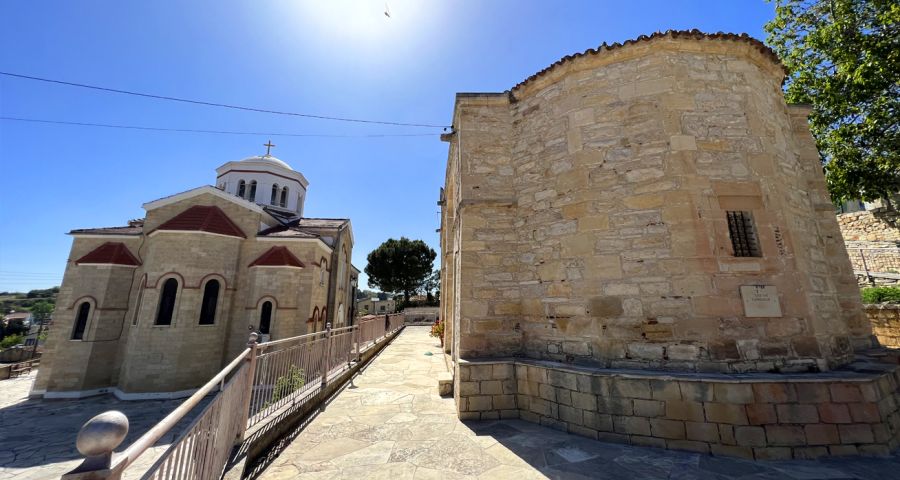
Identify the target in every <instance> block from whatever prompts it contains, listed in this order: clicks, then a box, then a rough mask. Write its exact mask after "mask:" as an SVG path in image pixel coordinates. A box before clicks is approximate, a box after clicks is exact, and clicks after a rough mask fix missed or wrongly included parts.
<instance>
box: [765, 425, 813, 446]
mask: <svg viewBox="0 0 900 480" xmlns="http://www.w3.org/2000/svg"><path fill="white" fill-rule="evenodd" d="M765 429H766V438H767V439H768V441H769V445H774V446H787V447H791V446H798V445H805V444H806V434H805V433H804V431H803V427H800V426H797V425H766V426H765Z"/></svg>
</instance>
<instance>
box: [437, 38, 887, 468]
mask: <svg viewBox="0 0 900 480" xmlns="http://www.w3.org/2000/svg"><path fill="white" fill-rule="evenodd" d="M784 79H785V71H784V69H783V67H782V65H781V63H780V62H779V60H778V58H777V57H776V56H775V54H774V53H773V52H772V51H771V50H770V49H768V48H767V47H766V46H765V45H763V44H762V43H761V42H759V41H757V40H754V39H752V38H749V37H747V36H746V35H732V34H712V35H710V34H703V33H700V32H697V31H689V32H672V31H670V32H666V33H657V34H654V35H652V36H642V37H640V38H639V39H637V40H633V41H628V42H625V44H623V45H619V44H615V45H612V46H606V45H605V44H604V46H603V47H601V48H599V49H596V50H589V51H587V52H584V53H580V54H575V55H570V56H567V57H565V58H562V59H561V60H559V61H557V62H556V63H554V64H553V65H550V66H549V67H547V68H546V69H544V70H542V71H541V72H538V73H537V74H535V75H533V76H531V77H529V78H527V79H526V80H524V81H523V82H521V83H519V84H518V85H516V86H514V87H513V88H511V89H510V90H508V91H505V92H498V93H459V94H457V96H456V104H455V108H454V112H453V132H452V133H450V134H445V135H444V136H443V138H442V139H443V140H445V141H446V142H448V143H449V154H448V161H447V169H446V180H445V185H444V188H443V190H442V195H441V200H440V202H439V203H440V204H441V205H442V220H441V230H440V231H441V250H442V272H441V274H442V275H441V280H442V288H441V293H442V299H443V300H444V301H442V314H441V318H442V319H444V321H445V322H446V326H445V342H444V344H445V345H446V346H447V349H448V352H450V353H451V354H452V358H453V360H454V362H455V368H454V394H455V397H456V402H457V408H458V410H459V414H460V416H461V417H462V418H482V419H488V418H498V417H499V418H505V417H520V418H523V419H527V420H531V421H534V422H539V423H542V424H545V425H550V426H554V427H556V428H560V429H563V430H568V431H570V432H574V433H579V434H583V435H587V436H590V437H592V438H600V439H606V440H612V441H622V442H626V443H634V444H644V445H656V446H664V447H669V448H679V449H687V450H696V451H705V452H709V451H713V453H717V452H718V453H724V454H732V455H740V456H747V457H750V458H754V456H755V458H785V456H786V457H790V456H791V455H793V456H797V457H802V456H804V455H807V456H809V455H812V454H811V453H810V452H809V451H806V450H802V449H801V446H802V447H804V448H805V447H807V446H809V445H819V446H822V445H824V446H822V447H816V448H817V449H818V450H815V455H821V454H822V451H824V452H825V453H826V454H827V453H829V452H830V453H834V454H838V453H841V452H843V453H847V452H849V451H850V450H851V447H848V445H850V444H852V445H853V446H852V450H853V451H854V452H857V451H860V452H862V451H863V449H864V448H865V449H868V451H871V452H875V451H878V452H881V451H884V450H885V449H886V448H888V447H890V448H893V447H895V446H896V445H897V443H898V441H900V413H898V411H897V408H896V405H894V404H890V405H893V407H892V406H890V405H888V404H889V403H890V402H889V400H892V397H894V398H893V400H894V401H895V400H897V399H900V394H898V391H897V381H898V380H900V374H898V373H897V372H896V371H894V370H888V371H889V372H892V373H889V374H886V375H887V377H884V378H882V377H877V376H874V375H873V376H872V377H871V378H869V377H866V378H867V379H866V380H865V381H863V380H859V381H860V382H861V383H852V384H850V383H848V384H844V383H841V382H842V380H840V379H841V378H843V377H841V375H843V374H839V373H838V370H840V369H841V368H842V367H844V366H846V365H848V364H849V363H850V362H851V361H852V360H853V358H854V351H855V350H860V349H865V348H869V347H871V346H873V345H874V340H873V337H872V335H871V328H870V326H869V325H868V323H867V321H866V320H865V317H864V315H863V311H862V307H861V302H860V298H859V291H858V288H857V285H856V278H855V276H854V273H853V269H852V267H851V264H850V261H849V259H848V256H847V251H846V249H845V247H844V244H843V241H842V239H841V232H840V230H839V228H838V224H837V222H836V220H835V215H834V206H833V205H832V203H831V201H830V199H829V195H828V192H827V190H826V186H825V180H824V176H823V172H822V165H821V163H820V159H819V154H818V152H817V150H816V146H815V142H814V140H813V138H812V136H811V135H810V132H809V128H808V126H807V120H806V117H807V115H808V114H809V113H810V107H808V106H805V105H788V104H786V103H785V99H784V96H783V93H782V82H783V80H784ZM826 371H829V372H828V375H831V376H830V377H829V376H827V375H825V374H819V373H815V372H826ZM801 373H802V374H803V375H808V376H802V375H801ZM790 375H800V376H802V378H803V379H804V380H797V378H799V377H790ZM848 375H849V374H848ZM882 380H884V382H887V383H884V385H886V386H878V387H876V386H875V385H881V384H879V383H878V382H880V381H882ZM888 380H890V381H888ZM793 381H802V382H811V383H812V384H816V383H818V385H815V388H813V387H810V388H809V389H808V390H804V391H808V392H813V391H816V392H821V391H824V392H825V395H824V396H822V395H817V396H813V395H812V394H811V393H810V394H809V395H806V396H803V395H800V393H799V392H800V390H799V389H800V387H796V389H795V386H794V385H793V384H792V383H791V382H793ZM742 382H747V383H746V384H742ZM754 382H756V383H754ZM866 382H869V383H868V384H867V386H866V388H868V389H869V390H866V388H864V387H863V386H862V384H863V383H866ZM757 383H758V385H757ZM829 388H831V391H832V392H837V391H844V390H845V389H846V390H847V391H852V392H853V394H852V395H850V396H848V397H842V396H840V395H838V394H834V395H833V396H832V397H831V398H829V396H828V390H829ZM821 389H824V390H821ZM860 389H862V390H863V391H864V392H868V393H865V394H864V393H860ZM864 395H865V398H866V401H870V402H876V401H879V400H884V402H885V406H884V407H883V408H882V414H881V415H874V417H878V418H877V419H871V422H874V423H879V427H878V429H876V427H875V426H872V425H870V424H865V425H862V426H860V427H859V430H860V431H862V432H865V433H864V434H862V435H861V436H859V437H856V436H853V435H852V434H851V433H850V430H852V429H849V427H847V428H845V427H843V426H842V427H840V429H839V428H838V426H837V424H836V423H835V424H827V420H826V416H825V413H823V414H822V416H821V417H820V416H819V415H818V414H817V413H816V411H817V410H816V406H817V404H818V405H820V406H821V402H831V401H834V402H845V401H850V400H847V398H853V399H854V401H861V400H862V399H863V396H864ZM669 402H671V403H669ZM775 402H782V403H784V404H785V406H784V408H783V409H782V406H781V405H774V403H775ZM797 402H801V403H805V405H802V406H800V407H799V409H798V408H797V406H796V405H795V404H796V403H797ZM757 404H760V405H768V407H767V408H766V409H764V411H765V417H762V416H759V417H757V418H756V419H754V418H753V417H752V414H753V413H755V412H757V410H755V407H756V405H757ZM776 406H777V407H778V408H777V409H776V408H775V407H776ZM874 406H875V404H874V403H872V404H870V405H869V406H868V407H867V408H874ZM879 406H881V405H880V404H879ZM751 408H754V410H753V411H752V412H751ZM829 408H830V407H829ZM840 408H841V409H843V408H847V407H846V406H842V407H840ZM769 409H771V416H769V413H770V410H769ZM776 410H777V415H776ZM800 410H802V411H803V412H806V413H809V415H795V413H796V412H797V411H800ZM820 410H821V409H820ZM875 410H876V411H877V410H878V408H875ZM748 415H751V417H750V418H749V419H748ZM874 417H873V418H874ZM830 418H831V419H833V417H830ZM820 421H821V422H822V424H825V425H824V426H822V425H821V424H820V423H819V422H820ZM841 421H843V420H841ZM846 421H847V422H848V423H853V422H855V421H854V420H851V419H850V416H849V415H848V416H847V420H846ZM867 421H868V420H867ZM809 424H815V425H814V426H811V427H810V425H809ZM745 426H752V428H751V427H745ZM854 428H855V427H854ZM844 430H847V432H846V433H845V432H844ZM736 432H746V435H744V434H741V435H743V436H741V435H739V436H741V438H742V439H741V440H740V441H736V440H735V434H736ZM873 432H874V433H873ZM839 433H840V434H839ZM751 437H752V438H751ZM863 444H865V445H866V447H863V446H862V445H863ZM857 448H859V450H856V449H857ZM779 449H780V450H779ZM829 449H831V450H829Z"/></svg>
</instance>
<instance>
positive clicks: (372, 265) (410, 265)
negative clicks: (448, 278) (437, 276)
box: [365, 237, 437, 304]
mask: <svg viewBox="0 0 900 480" xmlns="http://www.w3.org/2000/svg"><path fill="white" fill-rule="evenodd" d="M436 256H437V254H436V253H435V252H434V250H433V249H432V248H431V247H429V246H428V245H426V244H425V242H423V241H422V240H410V239H408V238H406V237H400V240H394V239H393V238H390V239H388V240H387V241H386V242H384V243H382V244H381V245H380V246H379V247H378V248H376V249H375V250H373V251H372V252H371V253H369V256H368V261H369V263H368V265H366V270H365V271H366V275H368V276H369V286H370V287H375V288H378V289H380V290H381V291H383V292H391V293H403V301H404V304H406V303H409V296H410V295H411V294H412V293H414V292H415V291H416V290H418V289H419V288H420V287H421V286H422V283H423V282H424V281H425V279H426V278H427V277H428V275H429V274H431V268H432V266H433V265H434V259H435V257H436Z"/></svg>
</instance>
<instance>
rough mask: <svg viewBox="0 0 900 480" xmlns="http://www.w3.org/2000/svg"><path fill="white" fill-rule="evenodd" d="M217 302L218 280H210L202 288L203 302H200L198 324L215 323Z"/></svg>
mask: <svg viewBox="0 0 900 480" xmlns="http://www.w3.org/2000/svg"><path fill="white" fill-rule="evenodd" d="M218 302H219V281H218V280H210V281H208V282H206V287H204V288H203V302H202V303H201V304H200V325H213V324H214V323H216V304H217V303H218Z"/></svg>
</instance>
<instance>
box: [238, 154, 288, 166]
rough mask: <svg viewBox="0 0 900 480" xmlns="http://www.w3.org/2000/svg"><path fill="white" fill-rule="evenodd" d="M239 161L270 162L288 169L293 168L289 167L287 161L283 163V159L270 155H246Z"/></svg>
mask: <svg viewBox="0 0 900 480" xmlns="http://www.w3.org/2000/svg"><path fill="white" fill-rule="evenodd" d="M241 161H242V162H262V163H271V164H273V165H277V166H279V167H282V168H286V169H288V170H293V168H291V166H290V165H288V164H287V163H285V162H284V161H282V160H280V159H278V158H275V157H273V156H272V155H262V156H253V157H247V158H245V159H243V160H241Z"/></svg>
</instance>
